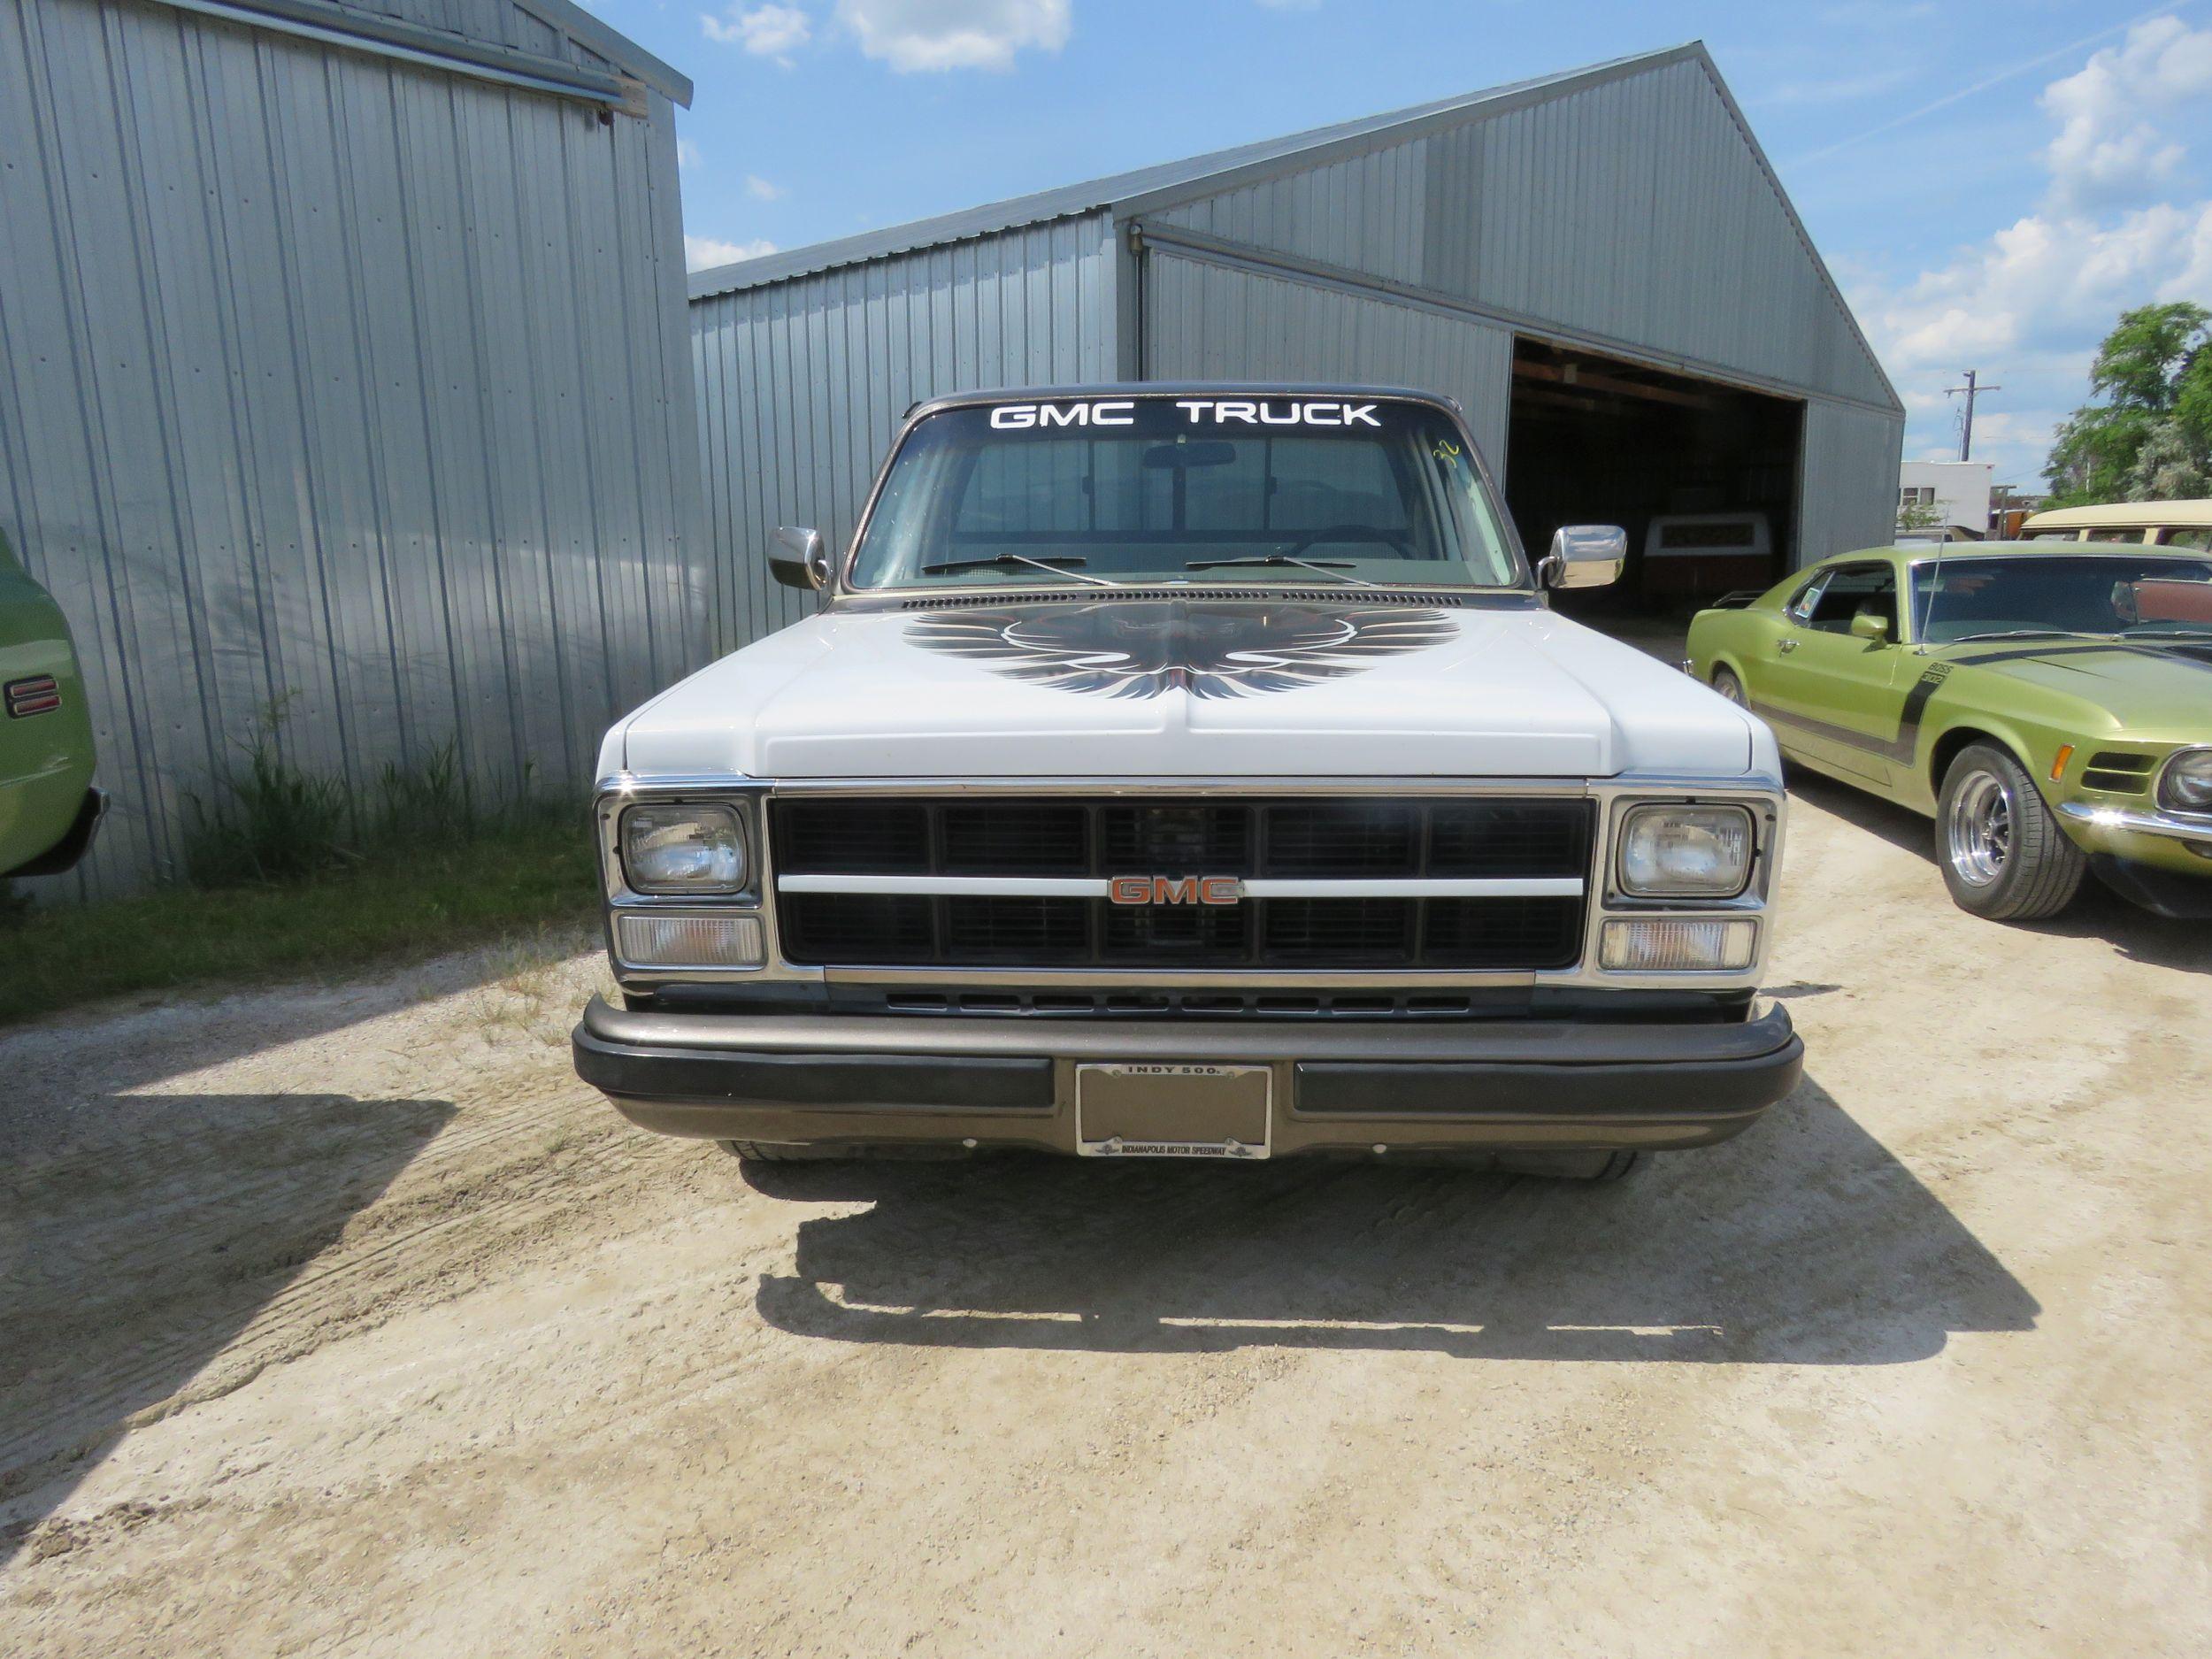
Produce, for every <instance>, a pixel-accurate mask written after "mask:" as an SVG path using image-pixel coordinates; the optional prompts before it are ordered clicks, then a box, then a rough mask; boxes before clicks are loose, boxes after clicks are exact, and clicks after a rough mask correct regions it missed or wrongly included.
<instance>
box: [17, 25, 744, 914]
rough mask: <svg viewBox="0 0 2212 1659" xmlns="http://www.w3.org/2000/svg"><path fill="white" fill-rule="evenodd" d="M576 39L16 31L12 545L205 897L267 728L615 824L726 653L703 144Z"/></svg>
mask: <svg viewBox="0 0 2212 1659" xmlns="http://www.w3.org/2000/svg"><path fill="white" fill-rule="evenodd" d="M690 96H691V87H690V83H689V82H688V81H686V80H685V79H684V78H683V77H682V76H680V75H679V74H677V73H675V72H674V71H672V70H671V69H670V68H669V67H668V66H667V65H664V64H662V63H660V62H659V61H657V59H655V58H652V57H650V56H649V55H648V54H647V53H646V52H644V51H643V50H641V49H640V48H638V47H637V46H635V45H634V44H632V43H631V42H628V41H626V40H625V39H624V38H623V37H621V36H620V35H617V34H615V33H614V32H613V31H612V30H611V29H609V28H607V27H605V26H604V25H603V24H601V23H599V22H598V21H597V20H596V19H593V18H592V17H590V16H589V15H588V14H587V13H586V12H582V11H580V10H579V9H578V8H577V7H576V6H574V5H572V4H569V3H568V0H347V3H345V4H340V3H339V0H0V224H4V225H5V226H6V227H7V229H6V233H5V234H4V235H0V527H4V529H5V530H6V532H7V534H8V535H9V537H10V539H11V540H12V541H13V542H14V543H15V545H16V547H17V549H18V550H19V552H20V553H21V555H22V557H23V558H24V559H25V561H26V563H27V565H28V566H29V567H30V569H31V570H32V572H34V573H35V575H36V576H37V577H38V578H39V580H41V581H42V582H43V583H44V584H45V586H46V587H47V588H48V589H49V590H50V592H51V593H52V594H53V595H55V597H56V598H57V599H58V601H59V602H60V603H61V604H62V605H63V607H64V608H65V610H66V611H67V612H68V615H69V618H70V620H71V623H72V626H73V628H74V630H75V633H76V637H77V644H78V649H79V653H80V655H81V657H82V658H83V661H84V664H85V668H86V672H87V674H88V684H89V687H90V695H91V696H92V699H93V702H94V704H95V707H94V710H93V714H94V719H95V724H96V733H97V738H98V741H99V746H100V757H99V778H100V781H101V782H102V783H103V784H104V785H105V786H106V787H107V788H108V789H109V790H110V792H111V795H112V797H113V801H114V805H113V809H112V810H111V812H110V815H109V819H108V823H107V825H106V826H105V828H104V831H103V833H102V838H101V842H100V844H99V846H98V847H97V848H96V851H95V854H94V856H93V858H92V859H91V860H90V861H89V862H88V864H87V866H86V867H85V868H84V869H83V870H82V871H81V872H80V873H78V874H76V875H73V876H70V877H65V878H56V879H55V881H57V882H65V883H68V884H71V887H73V888H76V889H81V890H89V891H93V892H100V891H111V890H116V889H119V888H122V887H128V886H130V885H132V884H134V882H137V881H141V880H143V879H146V878H148V877H150V876H154V875H157V874H159V873H160V872H164V871H165V870H167V869H170V868H172V867H173V864H174V863H175V861H176V859H177V858H178V856H179V855H180V847H181V843H182V839H183V834H184V831H185V828H186V826H187V824H188V814H189V797H191V796H194V795H197V796H199V797H201V798H202V799H206V798H208V797H210V796H211V795H215V794H217V793H219V789H220V785H219V781H218V780H219V775H220V774H221V773H223V772H227V771H228V770H229V769H231V768H232V767H234V765H235V764H236V762H237V758H238V749H237V745H238V743H239V741H240V740H242V739H243V738H245V737H247V736H249V735H250V733H251V732H252V731H253V729H254V727H255V725H256V722H257V720H258V719H260V718H263V717H264V714H265V711H266V710H270V709H272V708H279V709H280V710H281V720H280V726H279V728H278V730H279V741H280V744H281V747H282V749H283V750H284V752H285V753H286V755H287V757H288V758H289V759H290V760H292V761H293V762H295V763H296V764H298V765H300V766H302V767H304V768H305V769H307V770H309V771H311V772H317V773H322V774H326V775H333V776H343V777H346V778H349V779H350V780H353V781H354V782H355V783H357V784H359V785H370V784H372V783H373V780H374V778H375V777H376V776H377V774H378V772H380V768H381V767H382V766H383V764H385V763H386V762H388V761H389V762H396V763H400V764H408V763H411V762H419V761H420V760H421V759H423V757H426V756H428V755H430V754H432V753H433V752H434V751H435V750H436V749H438V748H439V747H440V746H442V745H444V744H446V743H449V742H453V741H457V742H458V745H459V750H460V754H461V757H462V759H463V760H464V762H465V764H466V767H467V769H468V772H469V775H470V776H471V777H472V779H473V780H474V781H475V784H476V786H477V787H478V788H479V790H480V791H481V792H483V793H484V794H487V795H498V794H500V793H502V792H506V791H512V790H515V789H518V788H520V787H523V786H524V784H525V781H526V779H528V780H532V781H534V784H535V785H536V786H537V787H570V788H580V787H581V786H582V785H584V784H585V783H586V782H588V777H589V772H590V768H591V766H592V764H593V761H594V759H595V745H596V743H597V741H598V738H599V735H600V733H601V732H602V731H603V728H604V727H605V726H607V724H608V723H609V722H610V721H611V719H612V718H614V717H615V716H617V715H618V714H619V713H620V712H621V711H622V710H626V709H627V708H630V707H632V706H634V705H635V704H636V703H639V702H641V701H642V700H643V699H644V698H645V697H647V696H648V695H650V694H651V693H653V692H654V691H656V690H657V689H658V688H659V687H662V686H664V685H666V684H667V683H668V682H669V681H670V680H673V679H675V678H676V677H677V676H678V675H679V674H680V673H682V672H685V671H686V670H687V669H689V668H691V667H693V666H695V665H696V664H698V663H699V662H700V661H701V660H702V659H703V657H704V656H705V655H706V653H707V651H708V649H709V647H710V639H709V636H708V630H707V618H708V612H709V602H708V595H709V593H710V585H711V577H710V561H709V558H708V555H707V552H706V546H705V541H704V538H703V529H702V526H701V525H700V523H699V520H698V502H699V498H700V493H699V476H698V465H699V449H698V437H697V432H696V428H695V424H694V422H695V416H694V412H693V408H694V405H693V398H692V392H691V377H690V373H689V363H688V361H687V355H686V350H685V334H684V302H685V292H684V280H683V269H684V265H683V247H682V221H681V215H680V209H679V204H678V199H677V184H676V138H675V126H674V116H673V110H672V105H673V104H681V103H688V101H689V99H690Z"/></svg>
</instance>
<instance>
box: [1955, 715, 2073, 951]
mask: <svg viewBox="0 0 2212 1659" xmlns="http://www.w3.org/2000/svg"><path fill="white" fill-rule="evenodd" d="M1935 848H1936V862H1937V863H1938V864H1940V865H1941V866H1942V869H1943V883H1944V885H1945V886H1946V887H1949V888H1950V889H1951V897H1952V899H1953V901H1954V902H1956V903H1957V905H1958V907H1959V908H1960V909H1961V910H1969V911H1971V912H1972V913H1973V914H1974V915H1976V916H1982V917H1986V918H1989V919H1990V920H1991V921H1998V922H2029V921H2035V920H2038V919H2039V918H2043V917H2046V916H2055V915H2057V914H2058V913H2059V912H2060V911H2061V910H2064V909H2065V908H2066V907H2067V906H2068V905H2069V904H2070V903H2072V902H2073V901H2074V895H2075V894H2077V893H2078V892H2079V891H2080V890H2081V879H2082V876H2083V873H2084V872H2085V871H2087V869H2088V868H2089V860H2088V858H2087V857H2086V856H2085V855H2084V854H2083V852H2082V850H2081V849H2080V848H2078V847H2077V846H2075V845H2074V843H2073V842H2072V841H2070V840H2068V839H2067V836H2066V832H2065V831H2064V830H2062V829H2061V828H2060V827H2059V823H2058V819H2057V818H2055V817H2053V816H2052V813H2051V809H2050V808H2049V807H2047V806H2046V805H2044V803H2043V796H2042V795H2041V794H2040V793H2039V791H2038V790H2037V788H2036V787H2035V780H2033V779H2032V778H2031V777H2029V776H2028V774H2027V772H2026V771H2025V770H2024V768H2023V767H2022V766H2021V764H2020V763H2019V762H2018V761H2016V760H2015V759H2013V757H2011V756H2010V755H2008V754H2007V753H2006V752H2005V751H2004V750H2003V749H1999V748H1997V747H1996V746H1994V745H1993V744H1990V743H1972V744H1970V745H1968V746H1967V747H1966V748H1965V749H1961V750H1960V751H1959V754H1958V758H1957V759H1955V760H1954V761H1953V762H1952V763H1951V765H1950V769H1949V770H1948V771H1947V772H1945V773H1944V774H1943V788H1942V792H1941V793H1940V795H1938V797H1937V801H1936V828H1935Z"/></svg>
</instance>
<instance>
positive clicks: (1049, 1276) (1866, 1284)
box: [756, 1080, 2040, 1365]
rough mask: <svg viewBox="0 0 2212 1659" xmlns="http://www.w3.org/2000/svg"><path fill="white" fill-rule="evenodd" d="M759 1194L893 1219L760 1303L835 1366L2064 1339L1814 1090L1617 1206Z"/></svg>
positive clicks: (1664, 1165)
mask: <svg viewBox="0 0 2212 1659" xmlns="http://www.w3.org/2000/svg"><path fill="white" fill-rule="evenodd" d="M769 1167H770V1168H775V1166H769ZM759 1184H761V1185H763V1186H768V1185H771V1184H772V1185H773V1187H775V1188H776V1190H777V1191H778V1193H779V1194H781V1195H787V1196H791V1197H804V1198H811V1199H815V1200H818V1201H838V1200H846V1201H849V1200H853V1199H864V1200H872V1201H873V1202H872V1207H870V1208H868V1209H866V1210H860V1211H857V1212H854V1213H849V1214H840V1215H833V1216H826V1217H818V1218H813V1219H809V1220H806V1221H803V1222H802V1223H801V1224H800V1225H799V1229H798V1244H797V1256H796V1261H795V1269H796V1271H795V1273H794V1274H792V1275H790V1276H780V1277H779V1276H772V1277H767V1278H764V1279H763V1280H762V1282H761V1285H760V1286H759V1290H758V1293H757V1299H756V1300H757V1308H758V1310H759V1313H760V1316H761V1317H762V1318H763V1319H764V1320H765V1321H766V1322H767V1323H768V1324H770V1325H774V1326H776V1327H778V1328H779V1329H781V1330H784V1331H787V1332H790V1333H794V1334H796V1335H802V1336H810V1337H819V1338H823V1339H826V1340H837V1341H847V1342H891V1343H902V1344H907V1345H911V1346H949V1347H963V1348H1042V1349H1055V1348H1064V1349H1079V1350H1103V1351H1115V1352H1148V1353H1205V1352H1215V1351H1220V1350H1225V1349H1232V1348H1245V1347H1283V1348H1340V1349H1402V1350H1406V1351H1414V1352H1425V1353H1435V1354H1442V1355H1448V1356H1455V1357H1459V1358H1468V1359H1476V1358H1486V1359H1528V1360H1582V1361H1594V1360H1611V1361H1619V1360H1666V1361H1673V1362H1682V1361H1720V1362H1728V1363H1787V1364H1816V1365H1870V1364H1895V1363H1904V1362H1908V1361H1912V1360H1919V1359H1925V1358H1927V1357H1928V1356H1931V1355H1933V1354H1936V1353H1939V1352H1940V1351H1941V1349H1942V1348H1943V1346H1944V1344H1945V1342H1946V1340H1947V1339H1948V1336H1949V1333H1952V1332H1954V1331H2029V1330H2032V1329H2033V1328H2034V1325H2035V1319H2036V1316H2037V1314H2038V1313H2039V1311H2040V1310H2039V1306H2038V1304H2037V1302H2036V1301H2035V1298H2034V1297H2033V1296H2032V1295H2031V1294H2029V1293H2028V1291H2027V1290H2026V1288H2025V1287H2024V1286H2022V1285H2021V1284H2020V1282H2019V1281H2018V1280H2017V1279H2015V1278H2014V1277H2013V1276H2012V1275H2011V1274H2010V1273H2009V1272H2008V1271H2006V1269H2005V1267H2004V1266H2003V1264H2002V1263H2000V1262H1999V1261H1998V1260H1997V1258H1996V1257H1995V1256H1993V1255H1992V1254H1991V1253H1990V1252H1989V1250H1988V1249H1987V1248H1985V1247H1984V1246H1983V1245H1982V1244H1981V1243H1980V1241H1979V1240H1977V1239H1976V1238H1975V1237H1974V1236H1973V1234H1972V1233H1970V1232H1969V1231H1968V1230H1967V1229H1966V1227H1965V1226H1964V1225H1962V1224H1961V1223H1960V1221H1959V1220H1958V1218H1957V1217H1955V1216H1954V1215H1953V1214H1952V1213H1951V1212H1950V1210H1947V1209H1946V1208H1945V1207H1944V1205H1943V1203H1942V1202H1940V1201H1939V1199H1938V1198H1937V1197H1936V1196H1935V1195H1934V1194H1932V1193H1931V1192H1930V1191H1929V1190H1928V1189H1927V1187H1924V1186H1923V1185H1922V1184H1921V1183H1920V1182H1919V1181H1918V1180H1916V1179H1915V1178H1914V1177H1913V1175H1912V1174H1911V1172H1910V1171H1908V1170H1907V1169H1906V1168H1905V1167H1904V1165H1903V1164H1900V1163H1899V1162H1898V1161H1897V1160H1896V1159H1895V1158H1894V1157H1893V1156H1891V1155H1890V1153H1889V1152H1888V1150H1887V1149H1886V1148H1884V1147H1883V1146H1882V1144H1881V1143H1880V1142H1879V1141H1877V1140H1875V1139H1874V1138H1873V1137H1872V1136H1870V1135H1869V1134H1868V1133H1866V1132H1865V1131H1864V1130H1863V1129H1862V1128H1860V1126H1859V1125H1857V1124H1856V1123H1855V1121H1854V1120H1853V1119H1852V1118H1851V1116H1850V1114H1849V1113H1847V1112H1846V1111H1845V1110H1843V1109H1842V1108H1841V1107H1839V1105H1838V1104H1837V1103H1836V1102H1835V1101H1834V1099H1833V1098H1832V1096H1830V1095H1829V1094H1827V1092H1826V1091H1825V1090H1824V1089H1822V1088H1821V1087H1819V1086H1818V1085H1817V1084H1815V1083H1813V1082H1811V1081H1809V1080H1808V1081H1807V1082H1806V1083H1804V1084H1802V1085H1801V1086H1800V1087H1799V1088H1798V1090H1797V1091H1796V1093H1794V1094H1792V1095H1791V1096H1790V1098H1789V1099H1788V1100H1786V1102H1783V1103H1782V1104H1781V1105H1779V1106H1778V1107H1777V1108H1775V1110H1773V1111H1771V1112H1770V1113H1769V1114H1768V1116H1767V1118H1766V1120H1765V1121H1763V1123H1761V1124H1760V1125H1757V1126H1755V1127H1754V1128H1753V1129H1752V1130H1750V1131H1749V1132H1748V1133H1746V1134H1744V1135H1742V1136H1740V1137H1739V1138H1738V1139H1737V1140H1735V1141H1730V1142H1728V1143H1727V1144H1725V1145H1724V1146H1720V1147H1717V1148H1705V1149H1702V1150H1699V1151H1695V1152H1690V1153H1684V1154H1678V1155H1674V1156H1662V1157H1660V1158H1659V1159H1658V1160H1657V1161H1656V1162H1655V1164H1654V1165H1652V1166H1651V1167H1649V1168H1647V1169H1645V1170H1643V1171H1640V1172H1638V1173H1637V1174H1636V1175H1635V1176H1633V1177H1632V1178H1631V1179H1629V1180H1627V1181H1626V1182H1624V1183H1621V1184H1618V1185H1616V1186H1609V1187H1576V1186H1573V1185H1571V1184H1560V1183H1553V1182H1548V1181H1541V1180H1533V1179H1525V1178H1517V1177H1510V1176H1500V1175H1491V1174H1481V1173H1472V1172H1468V1171H1455V1170H1450V1169H1421V1168H1412V1167H1404V1166H1401V1167H1398V1168H1392V1167H1389V1166H1388V1165H1387V1164H1364V1163H1360V1164H1328V1163H1300V1162H1293V1161H1285V1162H1283V1163H1280V1164H1255V1165H1248V1166H1242V1167H1236V1168H1227V1169H1225V1168H1222V1167H1220V1166H1217V1165H1207V1166H1204V1167H1191V1166H1187V1165H1181V1164H1127V1165H1101V1164H1096V1163H1093V1162H1089V1161H1082V1162H1079V1161H1077V1160H1074V1159H1048V1158H1029V1157H1012V1156H1008V1157H1002V1158H993V1159H985V1160H981V1161H979V1162H977V1163H975V1164H847V1165H834V1164H828V1165H812V1166H808V1165H792V1166H789V1167H788V1168H777V1169H775V1173H774V1175H773V1176H772V1177H770V1176H768V1175H767V1174H766V1172H765V1171H763V1174H762V1178H761V1180H760V1182H759Z"/></svg>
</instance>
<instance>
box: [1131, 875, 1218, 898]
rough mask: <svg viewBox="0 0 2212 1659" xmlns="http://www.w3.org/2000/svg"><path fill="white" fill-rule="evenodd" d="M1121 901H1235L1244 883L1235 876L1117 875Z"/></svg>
mask: <svg viewBox="0 0 2212 1659" xmlns="http://www.w3.org/2000/svg"><path fill="white" fill-rule="evenodd" d="M1111 897H1112V899H1113V902H1115V903H1117V904H1234V903H1236V902H1238V901H1239V900H1240V899H1242V898H1243V897H1244V883H1243V882H1241V881H1240V880H1239V879H1237V878H1236V877H1234V876H1116V877H1115V878H1114V882H1113V888H1112V892H1111Z"/></svg>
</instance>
